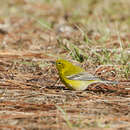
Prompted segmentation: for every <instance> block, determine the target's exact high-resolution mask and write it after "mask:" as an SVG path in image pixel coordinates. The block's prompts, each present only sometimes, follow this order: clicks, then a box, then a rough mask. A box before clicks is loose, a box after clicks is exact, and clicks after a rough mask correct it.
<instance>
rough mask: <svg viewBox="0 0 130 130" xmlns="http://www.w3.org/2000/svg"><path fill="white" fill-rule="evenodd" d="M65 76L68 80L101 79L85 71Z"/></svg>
mask: <svg viewBox="0 0 130 130" xmlns="http://www.w3.org/2000/svg"><path fill="white" fill-rule="evenodd" d="M66 78H67V79H69V80H82V81H90V80H97V81H101V79H100V78H98V77H96V76H94V75H92V74H89V73H87V72H81V73H79V74H74V75H70V76H66Z"/></svg>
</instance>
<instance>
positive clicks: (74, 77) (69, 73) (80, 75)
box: [56, 59, 117, 90]
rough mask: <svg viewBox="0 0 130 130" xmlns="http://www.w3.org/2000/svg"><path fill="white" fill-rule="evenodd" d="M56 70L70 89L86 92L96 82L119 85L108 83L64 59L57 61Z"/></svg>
mask: <svg viewBox="0 0 130 130" xmlns="http://www.w3.org/2000/svg"><path fill="white" fill-rule="evenodd" d="M56 68H57V70H58V73H59V77H60V79H61V81H62V82H63V84H65V85H66V87H68V88H69V89H73V90H85V89H87V87H88V86H89V85H90V84H92V83H96V82H102V83H110V84H117V82H112V81H106V80H103V79H101V78H99V77H96V76H94V75H92V74H89V73H87V72H86V71H85V70H84V69H83V68H81V67H79V66H76V65H73V64H72V63H71V62H69V61H67V60H63V59H58V60H57V61H56Z"/></svg>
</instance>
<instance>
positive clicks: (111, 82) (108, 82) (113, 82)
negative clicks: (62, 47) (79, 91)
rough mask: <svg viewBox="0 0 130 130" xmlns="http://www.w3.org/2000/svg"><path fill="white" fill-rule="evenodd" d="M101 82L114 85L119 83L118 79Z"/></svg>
mask: <svg viewBox="0 0 130 130" xmlns="http://www.w3.org/2000/svg"><path fill="white" fill-rule="evenodd" d="M102 82H103V83H105V84H114V85H116V84H119V82H118V81H109V80H104V81H102Z"/></svg>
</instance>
